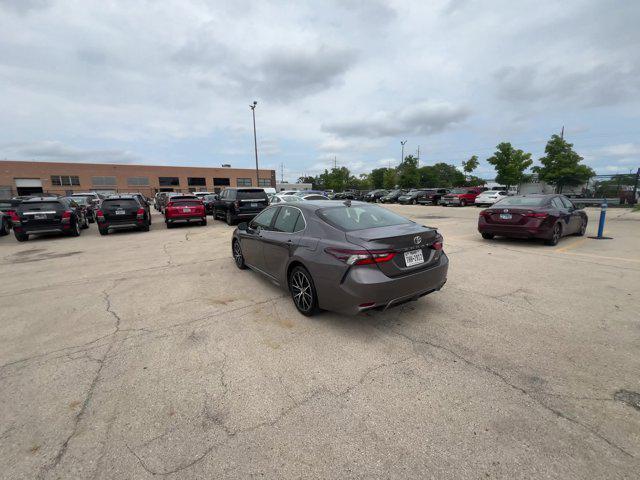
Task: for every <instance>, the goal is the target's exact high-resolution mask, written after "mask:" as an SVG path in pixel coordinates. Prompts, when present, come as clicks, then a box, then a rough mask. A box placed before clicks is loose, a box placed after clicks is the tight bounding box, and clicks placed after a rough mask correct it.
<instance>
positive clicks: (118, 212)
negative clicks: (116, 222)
mask: <svg viewBox="0 0 640 480" xmlns="http://www.w3.org/2000/svg"><path fill="white" fill-rule="evenodd" d="M124 214H125V211H124V210H116V215H124Z"/></svg>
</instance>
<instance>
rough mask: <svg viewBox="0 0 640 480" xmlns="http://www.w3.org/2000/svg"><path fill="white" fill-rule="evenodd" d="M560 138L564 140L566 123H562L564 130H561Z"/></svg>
mask: <svg viewBox="0 0 640 480" xmlns="http://www.w3.org/2000/svg"><path fill="white" fill-rule="evenodd" d="M560 139H562V140H564V125H562V130H560Z"/></svg>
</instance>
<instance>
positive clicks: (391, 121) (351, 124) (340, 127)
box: [322, 102, 471, 138]
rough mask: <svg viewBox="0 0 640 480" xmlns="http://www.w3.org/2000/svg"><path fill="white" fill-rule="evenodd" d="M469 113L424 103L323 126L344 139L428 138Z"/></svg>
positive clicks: (460, 109) (455, 106) (439, 104)
mask: <svg viewBox="0 0 640 480" xmlns="http://www.w3.org/2000/svg"><path fill="white" fill-rule="evenodd" d="M470 113H471V111H470V109H469V108H467V107H464V106H457V105H452V104H450V103H447V102H423V103H419V104H416V105H411V106H409V107H406V108H404V109H402V110H399V111H381V112H377V113H374V114H372V115H370V116H368V117H365V118H359V119H351V118H350V119H349V120H342V121H338V122H332V123H327V124H324V125H322V130H323V131H325V132H327V133H332V134H334V135H338V136H343V137H367V138H378V137H392V136H397V135H430V134H434V133H438V132H442V131H443V130H445V129H447V128H449V127H452V126H454V125H456V124H458V123H460V122H462V121H464V120H466V119H467V118H468V117H469V115H470Z"/></svg>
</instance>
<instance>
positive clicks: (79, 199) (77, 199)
mask: <svg viewBox="0 0 640 480" xmlns="http://www.w3.org/2000/svg"><path fill="white" fill-rule="evenodd" d="M68 198H69V200H71V201H72V202H76V203H77V204H78V205H86V204H88V203H89V199H88V198H87V197H68Z"/></svg>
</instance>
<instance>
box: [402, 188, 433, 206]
mask: <svg viewBox="0 0 640 480" xmlns="http://www.w3.org/2000/svg"><path fill="white" fill-rule="evenodd" d="M425 198H427V190H425V189H419V190H409V191H408V192H407V193H405V194H403V195H400V196H399V197H398V203H402V204H405V205H406V204H407V203H411V204H412V205H415V204H416V203H418V202H419V201H420V200H424V199H425Z"/></svg>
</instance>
